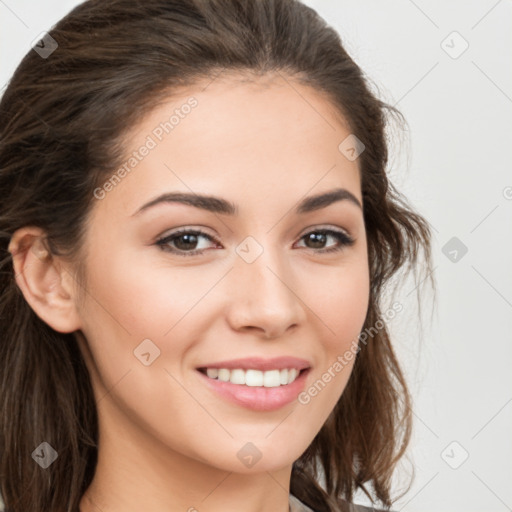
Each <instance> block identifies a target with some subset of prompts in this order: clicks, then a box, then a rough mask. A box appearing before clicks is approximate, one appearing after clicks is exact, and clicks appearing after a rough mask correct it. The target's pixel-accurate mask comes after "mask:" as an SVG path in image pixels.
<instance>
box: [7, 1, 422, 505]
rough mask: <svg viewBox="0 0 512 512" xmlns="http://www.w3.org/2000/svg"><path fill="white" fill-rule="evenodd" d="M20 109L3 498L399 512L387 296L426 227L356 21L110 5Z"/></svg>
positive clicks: (27, 61)
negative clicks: (350, 39)
mask: <svg viewBox="0 0 512 512" xmlns="http://www.w3.org/2000/svg"><path fill="white" fill-rule="evenodd" d="M42 49H46V50H47V51H46V52H43V51H42ZM0 108H1V111H2V119H3V122H2V126H1V139H0V140H1V142H0V192H1V194H2V206H1V211H0V232H1V251H2V259H1V273H0V275H1V279H2V282H1V290H2V292H1V294H2V295H1V301H0V319H1V329H2V332H1V344H0V365H1V388H0V389H1V391H0V396H1V405H2V415H1V422H2V428H1V432H2V437H1V443H0V446H1V451H2V458H1V465H0V475H1V476H0V478H1V493H2V495H3V497H4V501H5V505H6V510H9V511H11V512H30V511H34V512H35V511H38V512H39V511H42V510H48V511H52V512H53V511H55V512H60V511H69V512H71V511H72V512H75V511H81V512H91V511H97V510H104V511H107V510H108V511H109V512H118V511H119V512H120V511H128V510H134V511H135V510H151V511H160V510H166V511H178V510H188V511H190V512H192V511H195V510H198V511H217V510H244V511H256V510H273V511H276V512H285V511H288V510H291V511H299V510H306V511H308V510H313V511H315V512H316V511H337V510H365V508H364V507H360V506H357V507H355V506H353V505H350V502H351V501H352V498H353V495H354V492H355V491H356V490H358V489H359V490H362V491H364V492H365V493H366V494H367V495H368V496H369V497H371V495H370V488H372V489H373V492H374V498H372V500H373V502H374V503H375V501H378V502H380V504H382V506H384V507H385V508H386V509H389V507H390V506H391V505H392V503H393V501H394V500H393V496H392V494H391V486H390V479H391V476H392V474H393V470H394V468H395V465H396V463H397V461H398V460H399V459H400V457H401V456H402V455H403V453H404V452H405V449H406V447H407V444H408V441H409V437H410V432H411V412H410V408H409V404H410V397H409V393H408V390H407V386H406V383H405V380H404V378H403V375H402V372H401V370H400V367H399V364H398V362H397V360H396V358H395V355H394V352H393V349H392V346H391V342H390V339H389V336H388V331H387V328H386V322H387V321H388V320H389V319H390V318H392V317H393V316H395V315H396V314H397V313H398V312H399V311H400V310H401V307H402V306H401V304H400V303H398V302H397V303H395V304H393V306H392V308H390V309H388V310H386V311H384V310H383V307H382V294H383V290H384V286H385V284H386V283H387V282H388V281H389V279H390V278H391V277H392V276H394V275H395V274H397V272H398V270H399V269H401V268H403V267H404V266H405V265H406V264H409V265H410V266H415V265H416V263H417V255H418V253H419V250H420V249H423V250H424V252H425V256H426V259H425V262H426V271H427V272H428V270H429V266H430V230H429V227H428V223H427V222H426V220H425V219H423V218H422V217H421V216H420V215H419V214H417V213H415V212H414V211H413V210H412V209H411V208H409V207H408V206H407V204H406V203H405V201H403V200H402V199H401V196H400V195H399V194H398V192H396V191H395V190H394V188H393V186H392V184H391V183H390V182H389V181H388V179H387V177H386V171H385V167H386V162H387V147H386V140H385V133H384V130H385V123H386V117H385V114H386V112H387V111H389V112H391V113H397V112H396V111H395V110H394V109H393V108H392V107H389V106H388V105H386V104H385V103H383V102H381V101H380V100H379V99H377V98H376V97H375V96H374V95H372V93H371V92H370V90H369V87H368V85H367V83H366V82H365V80H364V78H363V74H362V71H361V70H360V68H359V67H358V66H357V65H356V64H355V63H354V61H353V60H352V59H351V58H350V57H349V56H348V55H347V53H346V52H345V50H344V49H343V47H342V45H341V42H340V39H339V36H338V35H337V34H336V32H335V31H334V30H333V29H332V28H330V27H328V26H327V25H326V24H325V22H324V21H323V20H322V19H321V18H320V17H319V16H318V15H317V14H316V13H315V12H314V11H313V10H312V9H310V8H308V7H306V6H304V5H302V4H301V3H299V2H298V1H294V0H257V1H254V2H242V1H241V0H209V1H207V2H206V1H199V0H179V1H178V0H175V1H168V0H146V1H145V2H140V3H139V2H133V0H114V1H111V2H102V1H99V0H90V1H86V2H84V3H83V4H81V5H80V6H78V7H77V8H75V9H74V10H73V11H72V12H71V13H70V14H68V15H67V16H66V17H65V18H63V19H62V20H61V21H60V22H59V23H58V24H57V25H56V26H55V27H54V28H53V29H52V30H51V31H50V33H49V34H48V35H47V36H45V37H44V38H43V40H42V41H41V43H40V44H39V45H38V46H37V47H35V48H34V51H31V52H29V53H28V54H27V55H26V57H25V58H24V59H23V61H22V62H21V64H20V66H19V67H18V69H17V70H16V72H15V74H14V76H13V78H12V80H11V82H10V84H9V86H8V88H7V89H6V91H5V93H4V96H3V98H2V100H1V105H0ZM187 245H189V247H187Z"/></svg>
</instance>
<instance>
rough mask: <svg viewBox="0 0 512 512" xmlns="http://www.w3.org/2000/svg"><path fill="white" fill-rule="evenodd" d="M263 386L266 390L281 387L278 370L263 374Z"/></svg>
mask: <svg viewBox="0 0 512 512" xmlns="http://www.w3.org/2000/svg"><path fill="white" fill-rule="evenodd" d="M263 385H264V386H265V387H266V388H276V387H277V386H280V385H281V380H280V373H279V370H270V371H269V372H265V373H264V374H263Z"/></svg>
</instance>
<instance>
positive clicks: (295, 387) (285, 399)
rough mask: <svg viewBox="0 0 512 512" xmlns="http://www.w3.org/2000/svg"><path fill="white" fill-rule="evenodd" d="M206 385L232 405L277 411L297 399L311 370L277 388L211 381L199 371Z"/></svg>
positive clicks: (255, 409) (256, 409)
mask: <svg viewBox="0 0 512 512" xmlns="http://www.w3.org/2000/svg"><path fill="white" fill-rule="evenodd" d="M197 373H198V374H199V375H200V376H201V377H202V378H203V380H204V381H205V383H206V384H207V385H208V386H209V387H210V389H212V390H213V391H215V392H216V393H217V394H219V395H220V396H221V397H223V398H225V399H227V400H229V401H230V402H232V403H235V404H237V405H240V406H242V407H246V408H247V409H252V410H254V411H275V410H277V409H280V408H281V407H284V406H285V405H288V404H289V403H291V402H293V401H294V400H296V399H297V396H298V395H299V394H300V393H301V391H302V390H303V389H304V385H305V382H306V377H307V375H308V373H309V368H308V369H307V370H305V371H302V372H301V374H300V375H299V376H298V377H297V378H296V379H295V380H294V381H293V382H292V383H291V384H286V385H284V386H279V387H275V388H266V387H260V386H246V385H243V384H232V383H231V382H224V381H221V380H218V379H211V378H210V377H208V376H207V375H205V374H204V373H202V372H200V371H199V370H197Z"/></svg>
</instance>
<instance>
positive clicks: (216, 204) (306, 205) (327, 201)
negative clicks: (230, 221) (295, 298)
mask: <svg viewBox="0 0 512 512" xmlns="http://www.w3.org/2000/svg"><path fill="white" fill-rule="evenodd" d="M338 201H349V202H351V203H352V204H355V205H356V206H358V207H359V208H360V209H361V210H362V209H363V207H362V205H361V203H360V201H359V199H358V198H357V197H356V196H355V195H354V194H352V192H350V191H348V190H347V189H345V188H336V189H333V190H330V191H328V192H324V193H321V194H317V195H314V196H309V197H307V198H306V199H303V200H302V201H301V202H300V203H299V204H298V205H297V207H296V208H295V213H296V214H303V213H308V212H312V211H315V210H320V209H322V208H326V207H327V206H329V205H331V204H333V203H335V202H338ZM161 203H181V204H186V205H189V206H194V207H195V208H200V209H202V210H207V211H209V212H213V213H221V214H225V215H238V212H239V210H238V206H237V205H236V204H235V203H232V202H231V201H227V200H226V199H222V198H221V197H216V196H208V195H202V194H189V193H186V192H168V193H165V194H161V195H159V196H158V197H155V198H154V199H152V200H151V201H149V202H147V203H145V204H144V205H142V206H141V207H140V208H139V209H138V210H137V211H136V212H135V213H134V214H133V215H132V216H134V215H138V214H139V213H141V212H143V211H145V210H148V209H149V208H151V207H153V206H156V205H158V204H161Z"/></svg>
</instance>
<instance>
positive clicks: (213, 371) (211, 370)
mask: <svg viewBox="0 0 512 512" xmlns="http://www.w3.org/2000/svg"><path fill="white" fill-rule="evenodd" d="M206 375H208V377H210V379H216V378H217V377H218V376H219V370H218V369H217V368H207V369H206Z"/></svg>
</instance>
